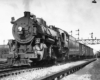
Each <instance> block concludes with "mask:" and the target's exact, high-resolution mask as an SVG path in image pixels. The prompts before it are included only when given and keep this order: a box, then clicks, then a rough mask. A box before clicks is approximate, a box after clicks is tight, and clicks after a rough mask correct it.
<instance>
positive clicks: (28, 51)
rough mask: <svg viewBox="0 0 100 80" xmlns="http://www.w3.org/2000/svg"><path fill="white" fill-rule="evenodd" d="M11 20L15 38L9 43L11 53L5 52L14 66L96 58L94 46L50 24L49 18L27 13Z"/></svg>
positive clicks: (8, 61)
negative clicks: (81, 41)
mask: <svg viewBox="0 0 100 80" xmlns="http://www.w3.org/2000/svg"><path fill="white" fill-rule="evenodd" d="M11 23H12V24H13V28H12V34H13V36H14V40H9V42H8V45H9V54H4V55H2V57H6V58H7V63H9V64H11V65H14V66H21V65H32V64H35V63H38V62H41V61H51V62H52V61H54V62H55V61H58V62H59V61H67V60H69V59H72V60H73V59H84V58H93V57H94V54H93V49H92V48H90V47H88V46H87V45H84V44H82V43H79V42H77V40H76V39H75V38H74V37H73V36H71V35H69V34H68V33H67V32H66V31H64V30H62V29H60V28H57V27H55V26H53V25H49V26H48V25H47V24H46V21H44V20H43V19H42V18H37V17H36V16H35V15H32V14H31V13H30V12H24V16H23V17H21V18H19V19H17V20H15V19H14V17H12V20H11Z"/></svg>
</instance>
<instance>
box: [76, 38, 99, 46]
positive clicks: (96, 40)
mask: <svg viewBox="0 0 100 80" xmlns="http://www.w3.org/2000/svg"><path fill="white" fill-rule="evenodd" d="M77 41H78V42H80V43H83V44H87V45H88V44H90V45H96V44H100V39H78V40H77Z"/></svg>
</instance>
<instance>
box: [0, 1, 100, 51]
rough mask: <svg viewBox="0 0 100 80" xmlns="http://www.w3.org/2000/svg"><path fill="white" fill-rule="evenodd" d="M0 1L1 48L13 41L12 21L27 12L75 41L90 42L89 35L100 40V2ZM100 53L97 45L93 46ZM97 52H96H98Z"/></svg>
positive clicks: (99, 47)
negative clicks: (78, 38) (78, 37)
mask: <svg viewBox="0 0 100 80" xmlns="http://www.w3.org/2000/svg"><path fill="white" fill-rule="evenodd" d="M96 1H97V3H96V4H93V3H92V0H0V44H2V43H3V40H6V41H7V40H8V39H11V38H13V36H12V24H11V23H10V21H11V17H15V19H17V18H19V17H21V16H23V12H24V11H30V12H31V13H33V14H35V15H36V16H37V17H41V18H43V19H44V20H45V21H46V22H47V25H55V26H56V27H59V28H61V29H63V30H65V31H67V32H68V33H69V32H70V31H71V30H72V31H73V36H74V37H76V38H77V35H76V34H77V31H76V30H77V29H80V38H84V39H85V38H90V37H91V36H90V33H91V32H93V33H94V37H97V38H99V39H100V0H96ZM93 47H94V48H95V49H97V48H98V49H100V45H96V46H93ZM98 49H97V50H98Z"/></svg>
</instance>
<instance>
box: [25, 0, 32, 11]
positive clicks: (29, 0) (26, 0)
mask: <svg viewBox="0 0 100 80" xmlns="http://www.w3.org/2000/svg"><path fill="white" fill-rule="evenodd" d="M31 1H32V0H23V3H24V8H25V10H26V11H30V2H31Z"/></svg>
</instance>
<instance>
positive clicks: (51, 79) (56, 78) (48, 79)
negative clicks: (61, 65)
mask: <svg viewBox="0 0 100 80" xmlns="http://www.w3.org/2000/svg"><path fill="white" fill-rule="evenodd" d="M95 60H96V59H93V60H90V61H88V62H86V63H83V64H80V65H77V66H74V67H70V68H67V69H64V70H62V71H59V72H57V73H54V74H51V75H48V76H45V77H42V78H39V79H38V80H60V79H62V78H63V77H65V76H68V75H70V74H72V73H74V72H76V71H78V70H80V69H81V68H83V67H85V66H86V65H87V64H89V63H91V62H93V61H95Z"/></svg>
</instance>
